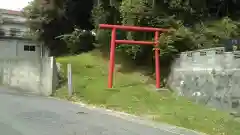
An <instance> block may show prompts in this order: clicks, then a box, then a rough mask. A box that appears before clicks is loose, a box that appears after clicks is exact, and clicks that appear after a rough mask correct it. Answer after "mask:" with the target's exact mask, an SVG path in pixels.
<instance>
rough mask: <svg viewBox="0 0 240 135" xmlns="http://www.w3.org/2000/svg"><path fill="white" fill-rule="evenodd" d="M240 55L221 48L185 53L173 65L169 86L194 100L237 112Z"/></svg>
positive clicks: (239, 106)
mask: <svg viewBox="0 0 240 135" xmlns="http://www.w3.org/2000/svg"><path fill="white" fill-rule="evenodd" d="M239 54H240V52H224V48H212V49H208V50H198V51H194V52H184V53H182V54H181V55H180V57H179V58H178V59H176V61H175V63H174V64H173V66H172V71H171V74H170V76H169V79H168V85H169V86H170V88H171V89H173V90H175V91H176V92H177V93H178V94H179V96H186V97H188V98H190V99H192V100H194V101H196V102H197V103H202V104H205V105H208V106H211V107H215V108H218V109H223V110H225V111H230V112H232V111H237V112H240V58H239V56H240V55H239Z"/></svg>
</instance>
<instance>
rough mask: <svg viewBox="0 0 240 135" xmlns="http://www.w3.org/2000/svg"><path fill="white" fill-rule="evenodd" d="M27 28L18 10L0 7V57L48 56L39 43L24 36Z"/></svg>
mask: <svg viewBox="0 0 240 135" xmlns="http://www.w3.org/2000/svg"><path fill="white" fill-rule="evenodd" d="M28 30H29V28H28V27H27V25H26V18H24V17H23V14H22V13H21V12H20V11H13V10H6V9H0V58H14V57H23V58H26V57H27V58H39V57H41V56H48V53H47V51H46V49H45V48H44V47H43V46H42V44H41V43H37V42H36V41H33V40H31V39H27V38H26V37H25V36H24V35H25V33H26V32H27V31H28Z"/></svg>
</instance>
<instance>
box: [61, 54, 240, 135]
mask: <svg viewBox="0 0 240 135" xmlns="http://www.w3.org/2000/svg"><path fill="white" fill-rule="evenodd" d="M57 61H58V62H60V63H61V64H63V68H64V71H66V65H67V63H71V64H72V72H73V76H72V77H73V88H74V90H75V96H74V98H75V99H80V100H81V101H83V102H86V103H89V104H94V105H99V106H104V107H106V108H111V109H115V110H119V111H124V112H128V113H131V114H136V115H141V116H145V117H148V118H151V119H154V120H156V121H162V122H167V123H170V124H174V125H177V126H182V127H185V128H189V129H195V130H198V131H202V132H205V133H209V134H212V135H240V123H238V122H236V121H233V120H232V119H231V118H230V117H229V116H228V115H227V114H224V113H221V112H218V111H215V110H211V109H207V108H205V107H204V106H201V105H196V104H193V103H191V102H189V101H187V100H186V99H183V98H176V97H175V96H174V95H172V94H170V93H158V92H155V91H153V90H150V87H147V85H146V84H144V83H142V81H140V80H142V79H144V77H142V76H140V75H139V73H125V74H122V73H119V72H118V73H116V75H115V82H114V83H115V86H114V87H115V88H114V89H106V87H107V69H108V68H107V65H108V63H107V61H104V60H103V59H102V58H101V57H100V56H98V55H96V53H95V52H91V53H86V54H82V55H79V56H69V57H62V58H58V59H57ZM56 96H58V97H61V98H66V97H67V90H66V88H65V87H63V88H61V89H60V90H58V91H57V93H56Z"/></svg>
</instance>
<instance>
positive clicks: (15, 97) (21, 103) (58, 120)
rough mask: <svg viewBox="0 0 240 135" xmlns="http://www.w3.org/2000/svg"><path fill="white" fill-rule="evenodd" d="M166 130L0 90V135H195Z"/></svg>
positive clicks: (82, 108)
mask: <svg viewBox="0 0 240 135" xmlns="http://www.w3.org/2000/svg"><path fill="white" fill-rule="evenodd" d="M167 128H169V127H161V126H159V127H153V126H150V125H148V124H140V123H139V122H137V121H130V120H126V119H122V118H119V117H115V116H113V115H109V114H106V113H105V112H104V111H99V110H92V109H88V108H85V107H81V106H79V105H76V104H72V103H70V102H67V101H61V100H55V99H50V98H46V97H39V96H33V95H29V94H25V95H23V94H20V93H19V92H16V91H12V90H7V89H4V88H0V135H180V134H184V135H196V134H193V133H188V132H182V131H181V132H182V133H180V131H179V132H178V131H177V132H176V130H175V131H174V132H173V131H166V130H165V129H167ZM169 129H170V128H169Z"/></svg>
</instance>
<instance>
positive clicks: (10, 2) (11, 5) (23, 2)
mask: <svg viewBox="0 0 240 135" xmlns="http://www.w3.org/2000/svg"><path fill="white" fill-rule="evenodd" d="M30 1H32V0H0V8H4V9H11V10H21V9H23V8H24V7H25V6H27V4H28V2H30Z"/></svg>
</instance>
